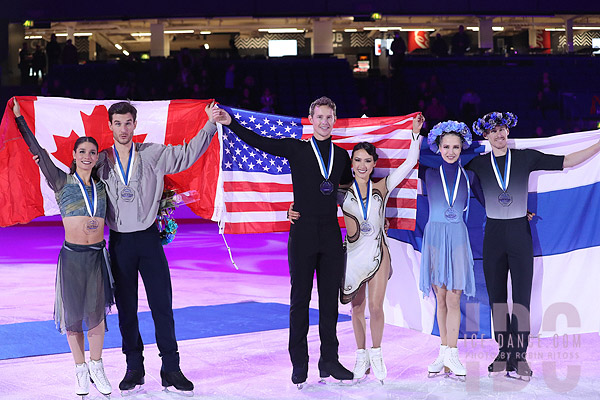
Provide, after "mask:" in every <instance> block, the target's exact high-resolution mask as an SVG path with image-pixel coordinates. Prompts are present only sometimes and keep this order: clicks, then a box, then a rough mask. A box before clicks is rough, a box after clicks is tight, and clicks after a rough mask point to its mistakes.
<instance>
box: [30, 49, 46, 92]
mask: <svg viewBox="0 0 600 400" xmlns="http://www.w3.org/2000/svg"><path fill="white" fill-rule="evenodd" d="M32 66H33V83H37V81H38V79H44V76H46V52H45V51H44V49H42V46H40V45H39V44H38V45H36V46H35V52H34V53H33V61H32Z"/></svg>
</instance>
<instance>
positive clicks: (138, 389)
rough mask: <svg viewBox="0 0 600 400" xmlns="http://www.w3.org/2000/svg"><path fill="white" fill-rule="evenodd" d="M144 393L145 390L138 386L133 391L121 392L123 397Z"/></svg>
mask: <svg viewBox="0 0 600 400" xmlns="http://www.w3.org/2000/svg"><path fill="white" fill-rule="evenodd" d="M142 392H144V388H143V387H142V385H136V387H134V388H133V389H130V390H121V397H127V396H134V395H136V394H139V393H142Z"/></svg>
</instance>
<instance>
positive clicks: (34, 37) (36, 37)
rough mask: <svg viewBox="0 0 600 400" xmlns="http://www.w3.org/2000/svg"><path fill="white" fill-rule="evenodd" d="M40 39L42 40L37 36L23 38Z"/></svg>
mask: <svg viewBox="0 0 600 400" xmlns="http://www.w3.org/2000/svg"><path fill="white" fill-rule="evenodd" d="M41 38H42V36H38V35H35V36H25V39H41Z"/></svg>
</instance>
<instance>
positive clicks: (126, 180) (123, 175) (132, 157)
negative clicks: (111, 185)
mask: <svg viewBox="0 0 600 400" xmlns="http://www.w3.org/2000/svg"><path fill="white" fill-rule="evenodd" d="M133 146H134V144H133V143H131V150H129V161H128V162H127V171H125V170H123V164H121V159H120V158H119V153H118V152H117V148H116V147H115V145H114V144H113V151H114V152H115V159H116V160H117V165H118V166H119V168H118V169H117V172H118V173H119V178H121V182H123V184H124V185H125V186H127V185H128V184H129V173H130V172H131V170H132V168H131V167H132V166H133V161H134V160H135V149H134V147H133Z"/></svg>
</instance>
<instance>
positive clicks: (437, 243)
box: [419, 161, 475, 297]
mask: <svg viewBox="0 0 600 400" xmlns="http://www.w3.org/2000/svg"><path fill="white" fill-rule="evenodd" d="M443 168H444V171H445V174H446V179H447V184H448V186H449V187H450V188H453V187H454V181H455V180H456V176H457V171H458V163H454V164H448V163H446V162H445V161H443ZM465 172H466V174H467V175H468V177H469V181H470V182H471V183H473V181H474V179H475V177H474V174H473V173H472V172H471V171H465ZM424 183H425V185H426V188H427V198H428V201H429V220H428V221H427V225H425V229H424V232H423V245H422V248H421V274H420V279H419V288H420V290H421V291H422V292H423V295H424V296H428V295H429V293H430V291H431V289H432V286H431V285H436V286H438V287H440V286H442V285H446V288H447V289H448V290H462V291H463V293H464V294H465V295H467V296H469V297H473V296H474V295H475V276H474V273H473V254H472V252H471V243H470V242H469V234H468V232H467V226H466V225H465V222H464V211H463V210H464V209H465V206H466V202H467V180H466V179H465V175H464V174H463V173H462V172H461V178H460V183H459V187H458V193H457V196H456V200H455V203H454V205H453V208H454V210H455V212H456V214H457V215H458V219H457V220H456V221H455V222H450V221H448V220H447V219H446V217H445V212H446V209H448V208H449V206H448V203H447V201H446V197H445V196H444V188H443V186H442V180H441V177H440V170H439V168H429V169H427V170H426V171H425V182H424Z"/></svg>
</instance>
